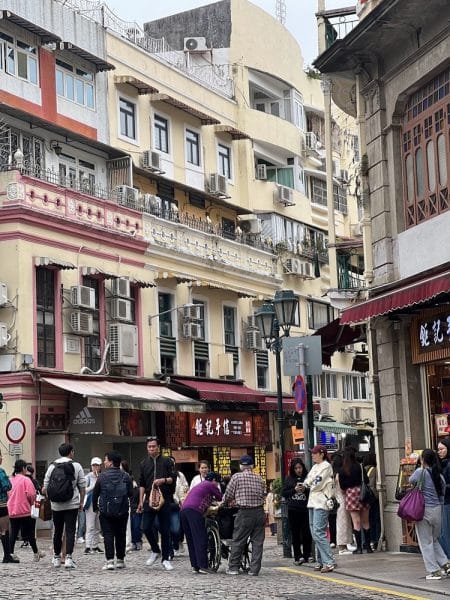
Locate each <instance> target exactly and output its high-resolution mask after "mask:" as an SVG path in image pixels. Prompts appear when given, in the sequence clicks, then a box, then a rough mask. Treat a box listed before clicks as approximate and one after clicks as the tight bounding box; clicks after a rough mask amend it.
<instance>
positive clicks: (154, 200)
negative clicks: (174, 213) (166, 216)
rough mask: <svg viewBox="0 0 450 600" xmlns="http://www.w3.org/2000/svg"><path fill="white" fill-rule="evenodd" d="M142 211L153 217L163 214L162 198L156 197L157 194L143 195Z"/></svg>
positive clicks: (141, 201)
mask: <svg viewBox="0 0 450 600" xmlns="http://www.w3.org/2000/svg"><path fill="white" fill-rule="evenodd" d="M140 203H141V210H142V211H143V212H146V213H149V214H151V215H160V214H161V204H162V201H161V198H160V197H159V196H155V194H142V196H141V200H140Z"/></svg>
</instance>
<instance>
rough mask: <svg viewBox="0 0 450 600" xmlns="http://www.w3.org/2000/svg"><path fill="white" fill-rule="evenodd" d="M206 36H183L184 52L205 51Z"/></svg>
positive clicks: (206, 48)
mask: <svg viewBox="0 0 450 600" xmlns="http://www.w3.org/2000/svg"><path fill="white" fill-rule="evenodd" d="M207 50H208V47H207V46H206V38H204V37H185V38H184V51H185V52H206V51H207Z"/></svg>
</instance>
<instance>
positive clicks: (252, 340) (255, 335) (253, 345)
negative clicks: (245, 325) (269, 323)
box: [245, 329, 262, 352]
mask: <svg viewBox="0 0 450 600" xmlns="http://www.w3.org/2000/svg"><path fill="white" fill-rule="evenodd" d="M245 347H246V348H247V350H253V351H254V352H256V351H257V350H261V349H262V346H261V334H260V333H259V331H258V330H257V329H248V330H247V331H246V332H245Z"/></svg>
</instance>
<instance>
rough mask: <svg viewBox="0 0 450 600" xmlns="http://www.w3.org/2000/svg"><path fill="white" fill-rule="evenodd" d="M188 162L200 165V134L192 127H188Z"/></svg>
mask: <svg viewBox="0 0 450 600" xmlns="http://www.w3.org/2000/svg"><path fill="white" fill-rule="evenodd" d="M186 162H188V163H191V164H192V165H195V166H197V167H199V166H200V136H199V134H198V133H196V132H195V131H191V130H190V129H186Z"/></svg>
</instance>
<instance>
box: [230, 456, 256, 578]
mask: <svg viewBox="0 0 450 600" xmlns="http://www.w3.org/2000/svg"><path fill="white" fill-rule="evenodd" d="M239 465H240V469H241V470H240V473H236V474H235V475H233V477H232V478H231V479H230V483H229V484H228V486H227V489H226V490H225V494H224V496H223V503H224V505H225V506H227V505H229V504H230V503H233V504H234V505H235V506H237V508H238V511H237V514H236V518H235V520H234V531H233V539H232V542H231V552H230V558H229V560H228V569H227V574H228V575H239V566H240V564H241V560H242V554H243V552H244V549H245V546H246V544H247V540H248V538H250V543H251V544H252V558H251V561H250V570H249V573H248V574H249V575H254V576H257V575H258V574H259V571H260V570H261V560H262V554H263V546H264V535H265V522H266V518H265V515H264V495H265V491H266V486H265V483H264V481H263V480H262V478H261V477H260V476H259V475H257V474H256V473H253V458H252V457H251V456H249V455H248V454H245V455H244V456H241V458H240V460H239Z"/></svg>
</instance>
